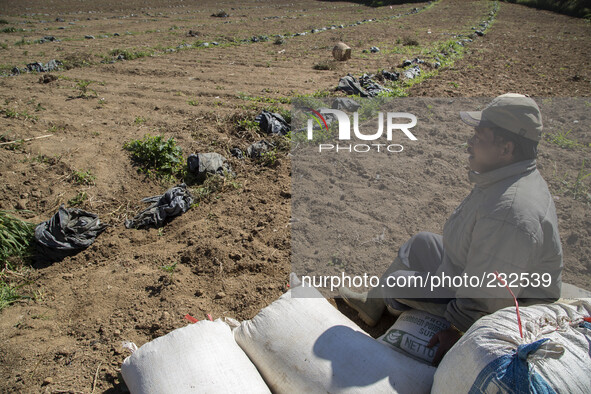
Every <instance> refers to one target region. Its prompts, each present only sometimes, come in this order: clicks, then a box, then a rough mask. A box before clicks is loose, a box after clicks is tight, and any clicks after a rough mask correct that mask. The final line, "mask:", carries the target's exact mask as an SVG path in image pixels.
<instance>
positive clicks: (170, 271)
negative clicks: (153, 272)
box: [162, 261, 178, 282]
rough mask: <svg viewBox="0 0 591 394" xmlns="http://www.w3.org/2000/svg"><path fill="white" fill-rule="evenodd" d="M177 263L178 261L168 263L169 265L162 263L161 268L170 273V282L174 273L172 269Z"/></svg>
mask: <svg viewBox="0 0 591 394" xmlns="http://www.w3.org/2000/svg"><path fill="white" fill-rule="evenodd" d="M177 264H178V261H175V262H174V263H172V264H169V265H163V266H162V269H163V270H164V271H166V272H168V273H169V275H170V282H172V275H173V274H174V270H175V269H176V265H177Z"/></svg>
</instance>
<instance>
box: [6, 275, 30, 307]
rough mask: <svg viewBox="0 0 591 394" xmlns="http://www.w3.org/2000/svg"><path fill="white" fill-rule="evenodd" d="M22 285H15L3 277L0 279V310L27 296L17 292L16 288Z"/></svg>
mask: <svg viewBox="0 0 591 394" xmlns="http://www.w3.org/2000/svg"><path fill="white" fill-rule="evenodd" d="M22 286H23V285H19V286H15V285H14V284H12V283H10V282H8V281H5V280H4V279H1V280H0V311H2V309H4V308H6V307H7V306H9V305H10V304H12V303H14V302H16V301H18V300H20V299H22V298H29V297H26V296H23V295H21V294H19V293H18V289H19V288H21V287H22Z"/></svg>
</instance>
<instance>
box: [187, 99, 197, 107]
mask: <svg viewBox="0 0 591 394" xmlns="http://www.w3.org/2000/svg"><path fill="white" fill-rule="evenodd" d="M188 103H189V105H192V106H197V105H198V104H199V102H198V101H197V100H189V101H188Z"/></svg>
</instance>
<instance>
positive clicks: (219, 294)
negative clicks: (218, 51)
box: [215, 291, 226, 300]
mask: <svg viewBox="0 0 591 394" xmlns="http://www.w3.org/2000/svg"><path fill="white" fill-rule="evenodd" d="M225 296H226V293H224V292H223V291H220V292H219V293H217V294H216V295H215V299H216V300H219V299H221V298H224V297H225Z"/></svg>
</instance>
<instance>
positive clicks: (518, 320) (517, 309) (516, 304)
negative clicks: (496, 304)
mask: <svg viewBox="0 0 591 394" xmlns="http://www.w3.org/2000/svg"><path fill="white" fill-rule="evenodd" d="M495 275H496V276H497V280H498V281H499V282H501V284H502V285H503V286H505V288H506V289H507V290H509V293H511V296H512V297H513V302H515V311H516V312H517V324H518V325H519V336H520V337H521V338H522V339H523V329H522V328H521V315H520V314H519V303H518V302H517V297H515V294H513V292H512V291H511V289H510V288H509V286H507V282H506V281H504V280H503V279H501V277H500V276H499V273H498V272H497V271H495Z"/></svg>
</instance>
